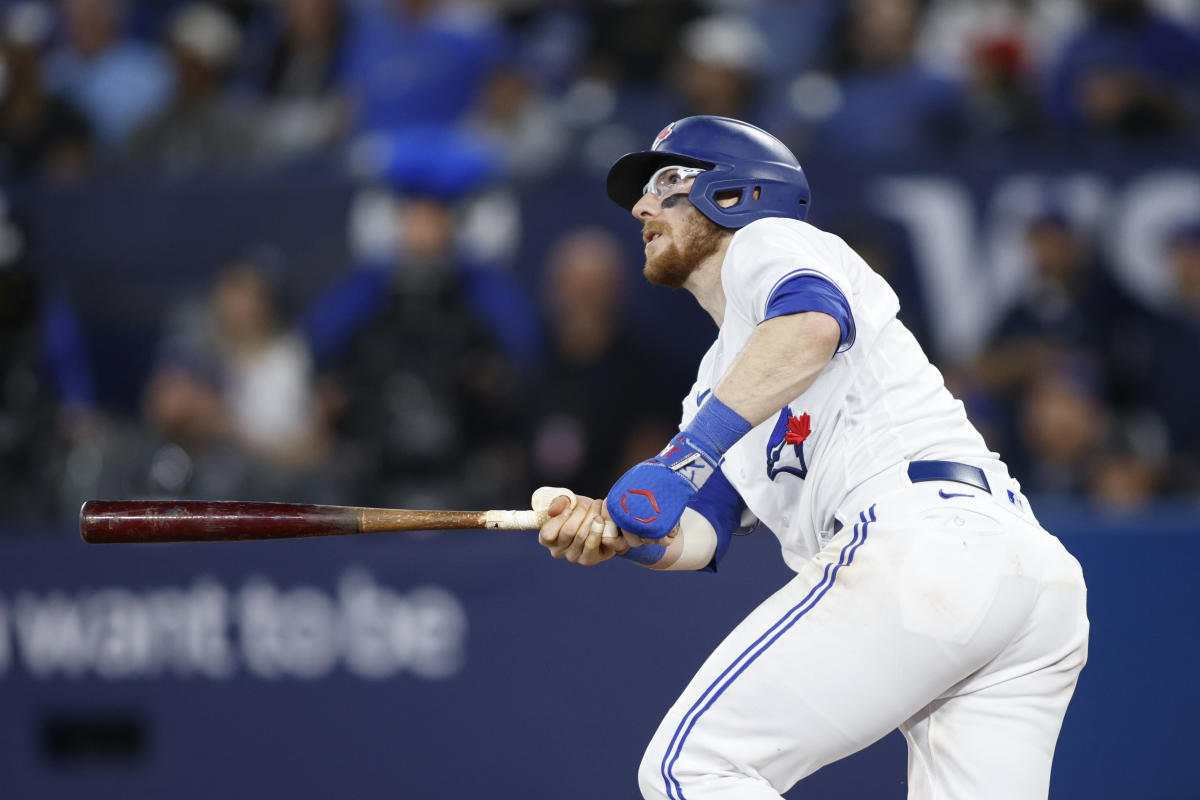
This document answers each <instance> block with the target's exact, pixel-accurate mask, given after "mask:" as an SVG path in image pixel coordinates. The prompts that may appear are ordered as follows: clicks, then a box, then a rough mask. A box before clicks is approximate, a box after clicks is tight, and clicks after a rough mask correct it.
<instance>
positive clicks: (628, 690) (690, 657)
mask: <svg viewBox="0 0 1200 800" xmlns="http://www.w3.org/2000/svg"><path fill="white" fill-rule="evenodd" d="M1049 525H1050V526H1051V527H1054V528H1055V529H1056V530H1058V531H1059V532H1060V533H1061V538H1062V539H1063V541H1064V542H1065V543H1066V544H1067V546H1068V547H1069V549H1071V551H1072V552H1073V553H1075V554H1076V556H1077V557H1078V558H1079V559H1080V561H1081V562H1082V564H1083V566H1084V571H1085V574H1086V576H1087V579H1088V584H1089V609H1088V610H1089V616H1090V618H1091V621H1092V635H1091V655H1090V662H1089V664H1088V666H1087V667H1086V668H1085V670H1084V672H1083V675H1082V677H1081V679H1080V682H1079V686H1078V690H1077V693H1076V696H1075V699H1074V701H1073V703H1072V705H1071V707H1070V710H1069V711H1068V715H1067V719H1066V723H1065V726H1064V728H1063V732H1062V737H1061V740H1060V743H1059V750H1058V754H1057V759H1056V764H1055V771H1054V778H1053V786H1052V791H1051V797H1054V798H1063V799H1064V800H1074V799H1075V798H1079V799H1080V800H1082V799H1083V798H1088V799H1089V800H1094V798H1147V799H1149V798H1161V799H1162V800H1166V799H1167V798H1173V799H1175V800H1183V799H1184V798H1194V797H1196V796H1198V789H1200V768H1198V767H1197V762H1196V761H1195V759H1194V758H1193V757H1192V754H1193V752H1194V750H1195V747H1196V745H1197V743H1198V737H1197V735H1196V733H1195V724H1194V720H1195V716H1196V712H1197V711H1198V710H1200V688H1198V684H1197V682H1196V681H1195V680H1194V679H1193V678H1194V676H1195V675H1196V674H1197V673H1198V672H1200V645H1198V644H1197V640H1196V636H1195V631H1196V626H1195V621H1194V620H1195V613H1196V609H1197V608H1198V607H1200V589H1198V588H1197V582H1196V580H1195V577H1194V574H1193V573H1194V568H1195V565H1196V564H1200V521H1198V517H1197V514H1196V513H1195V510H1194V509H1181V510H1176V511H1174V512H1171V513H1165V512H1164V513H1159V514H1157V515H1145V516H1139V517H1129V518H1125V519H1122V520H1120V521H1118V522H1113V521H1112V520H1108V521H1105V520H1104V518H1103V517H1095V518H1089V517H1087V516H1086V515H1082V516H1081V515H1079V514H1076V513H1072V514H1070V515H1066V516H1061V517H1055V516H1053V515H1052V516H1051V517H1050V521H1049ZM2 533H3V534H4V535H0V563H2V564H3V565H4V568H3V569H2V570H0V708H2V709H3V714H0V765H2V766H3V770H2V777H0V789H3V795H4V796H5V797H64V798H65V797H75V796H79V795H80V794H83V793H85V792H86V795H87V796H88V797H92V798H102V797H104V798H106V797H112V798H118V797H120V798H124V797H172V798H211V797H219V796H227V797H250V796H285V795H291V796H297V797H325V796H352V797H384V796H387V797H404V798H428V797H479V796H483V797H497V798H508V797H512V798H527V797H572V798H577V799H578V800H589V799H590V798H596V800H599V799H600V798H614V797H634V796H636V781H635V771H636V767H637V763H638V760H639V757H640V754H641V748H642V746H643V745H644V744H645V742H646V741H647V740H648V739H649V737H650V735H651V733H652V732H653V730H654V728H655V727H656V725H657V722H658V719H659V717H660V716H661V714H662V713H663V712H664V711H665V710H666V709H667V707H668V706H669V704H670V703H671V702H672V701H673V700H674V698H675V696H676V694H677V692H678V691H679V690H681V689H682V687H683V686H684V685H685V683H686V682H687V680H688V679H689V678H690V676H691V674H692V672H693V671H694V670H695V669H696V667H697V666H698V665H699V664H700V663H701V662H702V660H703V659H704V657H705V656H706V655H707V653H708V651H709V650H710V649H711V648H712V647H713V646H714V645H715V644H716V643H717V642H718V641H719V640H720V638H721V637H722V636H723V635H724V633H725V632H726V631H728V630H729V629H730V628H731V627H732V626H733V625H734V624H736V623H737V621H738V620H740V619H741V617H742V616H743V615H744V614H745V613H746V612H747V611H748V610H749V609H751V608H752V607H753V606H754V605H755V604H756V603H757V602H758V601H760V600H761V599H763V598H765V597H766V596H767V595H768V594H770V593H771V592H772V591H773V590H774V589H775V588H777V587H778V586H779V585H781V584H782V583H783V582H784V581H785V580H786V579H787V578H788V576H789V574H790V573H788V571H787V570H786V569H785V568H784V567H783V566H782V562H781V561H780V560H779V556H778V547H777V545H776V543H775V541H774V539H773V538H772V537H770V536H769V535H763V536H750V537H745V538H743V539H740V540H738V541H736V542H735V543H734V544H735V547H734V549H733V550H732V551H731V553H730V556H729V558H728V559H727V562H726V564H725V565H724V568H723V569H722V571H721V573H720V574H719V575H716V576H713V575H709V574H681V575H676V574H658V573H651V572H649V571H644V570H641V569H639V568H637V567H635V566H633V565H631V564H628V563H625V562H618V563H610V564H605V565H601V566H599V567H596V568H591V569H586V568H580V567H575V566H573V565H569V564H566V563H564V562H556V561H553V560H552V559H550V558H549V557H548V556H547V555H546V554H545V553H544V552H543V551H542V550H541V548H539V547H538V546H537V544H536V541H535V540H534V538H533V534H520V533H518V534H504V533H491V534H484V533H447V534H437V535H400V534H396V535H378V536H359V537H347V538H342V539H316V540H295V541H287V542H263V543H229V544H190V545H130V546H88V545H85V544H83V543H82V542H81V541H80V540H79V539H78V537H77V535H76V533H75V532H74V531H72V530H30V529H18V530H5V531H3V532H2ZM681 609H686V613H681V611H680V610H681ZM880 669H886V665H880ZM904 770H905V755H904V744H903V740H902V739H900V738H899V737H898V735H897V734H893V735H892V736H890V737H888V738H886V739H884V740H883V741H882V742H880V743H878V744H877V745H875V746H873V747H872V748H870V749H868V750H867V751H865V752H863V753H860V754H858V755H856V756H854V757H852V758H850V759H847V760H846V761H844V762H840V763H838V764H834V765H831V766H829V767H826V768H825V769H823V770H821V771H820V772H818V773H817V774H816V775H814V776H813V777H811V778H810V779H809V780H808V781H806V782H804V783H802V784H800V785H799V786H798V787H797V788H796V789H794V790H793V791H792V792H791V793H790V794H789V796H792V797H797V798H798V797H813V796H815V797H826V798H862V797H874V798H883V799H884V800H886V799H887V798H895V799H898V798H903V797H904V796H905V784H904V778H905V775H904Z"/></svg>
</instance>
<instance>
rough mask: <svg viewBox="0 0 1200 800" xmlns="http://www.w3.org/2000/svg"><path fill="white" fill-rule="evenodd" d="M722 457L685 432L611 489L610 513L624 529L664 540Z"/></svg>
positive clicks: (609, 497)
mask: <svg viewBox="0 0 1200 800" xmlns="http://www.w3.org/2000/svg"><path fill="white" fill-rule="evenodd" d="M719 461H720V456H717V455H715V454H713V453H711V452H709V451H708V450H707V449H706V448H705V447H703V446H702V445H701V444H700V443H699V442H696V441H693V440H692V439H689V438H688V435H687V434H686V433H681V434H679V435H678V436H676V437H675V438H674V439H672V440H671V443H670V444H669V445H668V446H667V447H666V449H665V450H663V451H662V452H661V453H659V454H658V456H656V457H655V458H651V459H649V460H648V461H643V462H642V463H640V464H638V465H637V466H635V467H634V468H633V469H631V470H629V471H628V472H626V473H625V474H624V475H622V476H621V477H620V479H619V480H618V481H617V482H616V483H615V484H613V487H612V489H610V490H609V492H608V499H607V503H608V515H609V516H610V517H612V520H613V522H615V523H617V527H618V528H621V529H622V530H626V531H629V532H630V533H636V534H637V535H638V536H641V537H642V538H644V539H661V538H662V537H664V536H666V535H667V534H668V533H670V532H671V531H672V530H673V529H674V528H675V526H676V525H677V524H678V523H679V518H680V517H682V516H683V510H684V509H685V508H687V504H688V503H690V502H691V501H692V498H693V497H695V496H696V492H698V491H700V487H701V486H703V485H704V482H705V481H707V480H708V476H709V475H712V474H713V471H714V470H716V468H717V464H718V462H719Z"/></svg>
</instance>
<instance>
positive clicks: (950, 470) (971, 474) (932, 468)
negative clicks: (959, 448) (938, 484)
mask: <svg viewBox="0 0 1200 800" xmlns="http://www.w3.org/2000/svg"><path fill="white" fill-rule="evenodd" d="M908 479H909V480H910V481H912V482H913V483H923V482H924V481H953V482H955V483H965V484H966V485H967V486H974V487H975V488H976V489H982V490H983V491H985V492H987V493H988V494H991V493H992V487H990V486H988V482H987V476H986V475H984V474H983V470H981V469H980V468H979V467H972V466H971V465H970V464H960V463H958V462H957V461H910V462H908Z"/></svg>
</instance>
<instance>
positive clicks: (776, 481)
mask: <svg viewBox="0 0 1200 800" xmlns="http://www.w3.org/2000/svg"><path fill="white" fill-rule="evenodd" d="M805 272H809V273H813V274H819V275H821V276H823V277H824V278H826V279H828V280H829V281H831V282H833V283H834V284H835V285H836V286H837V287H838V288H839V289H840V290H841V292H842V294H843V295H844V296H845V298H846V300H847V301H848V305H849V308H850V311H851V314H852V316H853V325H852V330H851V331H850V332H849V333H848V335H847V337H846V341H845V342H844V343H843V345H842V347H841V348H840V351H839V352H838V353H837V354H836V355H835V356H834V357H833V359H832V361H831V362H830V363H829V364H827V365H826V366H825V368H824V369H823V370H822V372H821V373H820V375H819V376H818V377H817V379H816V381H815V382H814V383H813V384H812V386H811V387H809V389H808V391H806V392H804V393H803V394H801V395H800V396H799V397H797V398H795V399H794V400H792V402H790V403H789V404H788V406H787V407H786V408H784V409H783V410H782V411H781V412H780V413H779V414H778V415H777V416H776V417H775V418H773V419H769V420H767V421H766V422H764V423H763V424H762V425H759V426H758V427H756V428H755V429H754V430H752V431H751V432H750V433H749V434H747V435H746V436H745V437H743V438H742V439H741V440H740V441H739V442H738V443H737V444H736V445H734V446H733V447H732V448H730V449H729V450H728V451H727V453H726V456H725V460H724V463H723V466H722V470H723V472H724V474H725V476H726V477H727V478H728V479H729V481H730V483H732V484H733V486H734V488H735V489H736V490H737V491H738V492H739V493H740V494H741V496H742V498H743V499H744V500H745V501H746V504H747V506H748V507H749V509H750V511H752V512H753V513H754V514H755V515H756V516H757V517H758V518H759V519H760V520H761V521H762V522H763V523H764V524H765V525H766V526H768V527H769V528H771V530H772V531H774V532H775V534H776V535H777V536H778V537H779V539H780V542H781V544H782V546H783V555H784V558H785V560H786V561H787V563H788V566H790V567H791V568H792V569H793V570H795V572H796V575H795V577H793V578H792V579H791V580H790V581H788V583H787V584H785V585H784V586H783V587H782V588H780V589H779V590H778V591H776V592H775V593H774V594H773V595H771V596H770V597H768V598H767V599H766V600H764V601H763V602H762V603H761V604H760V605H759V606H758V607H757V608H756V609H754V610H753V611H752V612H751V613H750V614H749V615H748V616H747V617H746V618H745V619H744V620H743V621H742V622H741V623H740V624H738V626H737V627H736V628H734V630H733V631H732V632H731V633H730V634H729V635H728V636H727V637H726V638H725V640H724V641H723V642H722V643H721V644H720V645H719V646H718V647H717V648H716V650H715V651H714V652H713V654H712V655H711V656H710V657H709V658H708V659H707V660H706V661H705V663H704V664H703V665H702V666H701V667H700V669H699V671H698V672H697V673H696V675H695V677H694V678H693V679H692V680H691V682H690V683H689V684H688V685H687V687H686V688H685V689H684V690H683V693H682V694H681V695H680V697H679V699H678V700H676V702H675V703H674V705H673V706H672V707H671V709H670V710H669V711H668V712H667V714H666V716H665V717H664V718H663V721H662V723H661V724H660V725H659V728H658V730H657V731H656V732H655V734H654V736H653V737H652V739H651V741H650V744H649V746H648V747H647V748H646V754H645V756H644V757H643V759H642V764H641V767H640V768H639V771H638V785H639V787H640V788H641V791H642V796H643V797H645V798H647V800H771V798H774V800H779V798H780V796H781V795H782V793H783V792H785V791H787V789H788V788H790V787H791V786H792V785H794V784H795V783H796V782H797V781H799V780H801V779H803V778H804V777H805V776H807V775H809V774H811V773H812V772H814V771H815V770H817V769H819V768H820V767H822V766H823V765H825V764H828V763H830V762H832V761H835V760H837V759H840V758H842V757H844V756H847V755H849V754H850V753H853V752H855V751H857V750H860V749H862V748H864V747H866V746H867V745H869V744H870V743H871V742H873V741H875V740H877V739H879V738H880V737H881V736H883V735H885V734H886V733H888V732H889V731H890V730H892V729H895V728H899V729H900V730H901V731H902V732H903V733H904V736H905V737H906V739H907V740H908V745H909V760H908V779H907V784H908V796H909V800H948V799H949V798H970V799H971V800H1013V798H1022V799H1023V800H1025V799H1028V800H1034V798H1045V797H1046V796H1047V793H1048V790H1049V784H1050V767H1051V761H1052V757H1053V753H1054V743H1055V741H1056V740H1057V738H1058V732H1059V727H1060V725H1061V724H1062V720H1063V715H1064V714H1065V713H1066V708H1067V703H1068V702H1069V701H1070V698H1071V695H1072V693H1073V691H1074V688H1075V681H1076V679H1077V677H1078V675H1079V672H1080V670H1081V669H1082V668H1083V664H1084V662H1085V661H1086V660H1087V636H1088V621H1087V614H1086V607H1085V605H1086V597H1087V592H1086V588H1085V586H1084V582H1083V576H1082V573H1081V570H1080V568H1079V564H1078V562H1077V561H1075V559H1074V558H1072V557H1071V555H1070V554H1069V553H1068V552H1067V551H1066V550H1065V549H1064V548H1063V547H1062V545H1061V544H1060V543H1059V542H1058V540H1057V539H1055V538H1054V537H1052V536H1050V535H1048V534H1047V533H1046V531H1044V530H1043V529H1042V528H1041V527H1040V526H1039V525H1038V523H1037V520H1036V519H1035V518H1034V516H1033V514H1032V512H1031V510H1030V509H1029V507H1028V505H1027V504H1026V503H1025V502H1024V500H1023V499H1022V497H1021V495H1020V486H1019V485H1018V484H1017V482H1016V481H1014V480H1012V478H1011V477H1010V476H1009V475H1008V472H1007V470H1006V469H1005V467H1004V465H1003V464H1002V463H1001V462H1000V461H999V460H998V459H997V457H996V456H995V454H993V453H990V452H988V450H987V448H986V447H985V445H984V443H983V440H982V438H981V437H980V436H979V434H978V433H977V432H976V431H975V429H974V428H973V427H972V426H971V425H970V423H969V422H968V421H967V419H966V415H965V414H964V411H963V407H962V404H961V403H959V402H958V401H956V400H955V399H954V398H953V397H951V395H950V393H949V392H948V391H947V390H946V388H945V386H944V384H943V382H942V377H941V375H940V374H939V373H938V371H937V370H936V369H934V367H933V366H932V365H930V363H929V361H928V359H926V357H925V355H924V354H923V353H922V352H921V349H920V347H919V346H918V345H917V343H916V341H915V340H914V339H913V337H912V335H911V334H910V333H909V332H908V331H907V330H906V329H905V328H904V326H903V325H901V324H900V322H898V321H897V319H896V311H897V309H898V303H897V300H896V296H895V294H893V293H892V290H891V289H890V288H889V287H888V285H887V284H886V283H885V282H884V281H883V279H882V278H880V277H879V276H877V275H876V274H875V273H874V272H872V271H871V269H870V268H869V267H868V266H867V265H866V264H865V263H864V262H863V261H862V259H860V258H859V257H858V256H857V255H855V254H854V253H853V252H852V251H851V250H850V248H849V247H847V246H846V244H845V243H844V242H842V241H841V240H840V239H839V238H837V237H836V236H832V235H830V234H828V233H823V232H822V231H819V230H817V229H816V228H813V227H812V226H810V225H807V224H805V223H803V222H798V221H794V220H785V219H762V220H759V221H757V222H753V223H751V224H749V225H747V226H746V227H745V228H742V229H741V230H740V231H738V232H737V233H736V234H735V235H734V237H733V241H732V243H731V245H730V247H729V250H728V252H727V254H726V257H725V262H724V264H723V268H722V275H721V280H722V283H723V285H724V289H725V296H726V306H725V317H724V321H723V322H722V324H721V330H720V333H719V335H718V336H717V341H716V342H715V343H714V344H713V346H712V348H711V349H710V350H709V351H708V353H707V354H706V355H705V357H704V360H703V361H702V362H701V365H700V371H699V376H698V378H697V380H696V385H695V387H694V388H693V389H692V392H691V394H689V395H688V398H687V400H686V401H685V404H684V423H685V425H686V424H687V423H688V422H690V420H691V418H692V417H693V416H694V415H695V413H696V409H697V408H698V407H699V405H700V403H701V402H703V401H704V400H705V399H706V398H707V396H708V394H709V392H710V391H711V389H712V387H713V386H715V385H716V384H717V383H718V382H719V381H720V379H721V378H722V376H724V375H725V374H726V372H727V371H728V370H729V367H730V365H731V364H732V362H733V360H734V358H735V357H736V356H737V355H738V353H739V352H740V351H741V350H742V349H743V347H744V346H745V344H746V341H747V340H748V339H749V338H750V334H751V332H752V331H753V330H754V327H755V326H756V325H757V324H759V323H760V322H762V320H763V319H764V317H765V312H766V309H767V307H768V305H769V303H770V300H771V297H772V293H773V292H774V291H776V289H777V287H779V286H780V285H781V282H783V281H784V280H786V279H787V278H788V276H791V275H797V274H804V273H805ZM911 461H925V462H926V463H934V464H936V463H941V464H942V465H946V464H947V463H952V462H962V463H960V464H959V465H958V466H960V467H961V466H963V463H965V464H967V465H970V466H967V467H966V469H970V468H972V467H975V468H977V469H979V470H981V475H982V476H983V478H984V479H985V480H981V481H980V483H979V484H975V483H965V482H958V481H957V479H955V478H952V477H951V478H946V477H933V478H921V479H920V480H913V479H911V478H910V475H911V473H910V471H909V470H910V467H911V464H910V463H909V462H911ZM835 515H837V518H838V520H839V521H840V522H841V523H842V528H841V530H840V531H837V532H835V531H834V530H833V527H834V526H833V518H834V517H835Z"/></svg>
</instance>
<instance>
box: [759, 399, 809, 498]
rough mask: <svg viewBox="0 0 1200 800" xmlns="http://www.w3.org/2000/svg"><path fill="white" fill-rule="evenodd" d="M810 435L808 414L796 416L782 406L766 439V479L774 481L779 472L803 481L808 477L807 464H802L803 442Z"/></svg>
mask: <svg viewBox="0 0 1200 800" xmlns="http://www.w3.org/2000/svg"><path fill="white" fill-rule="evenodd" d="M810 433H812V420H811V419H810V418H809V416H808V413H807V412H806V413H804V414H801V415H800V416H798V417H797V416H796V415H794V414H793V413H792V409H791V408H789V407H788V406H784V407H783V410H782V411H780V412H779V419H778V420H777V421H776V422H775V429H774V430H773V431H771V438H769V439H767V477H768V478H770V479H771V480H775V476H776V475H778V474H779V473H781V472H789V473H791V474H792V475H795V476H796V477H798V478H800V479H801V480H804V478H806V477H808V464H806V463H805V462H804V440H805V439H807V438H808V435H809V434H810Z"/></svg>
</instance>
